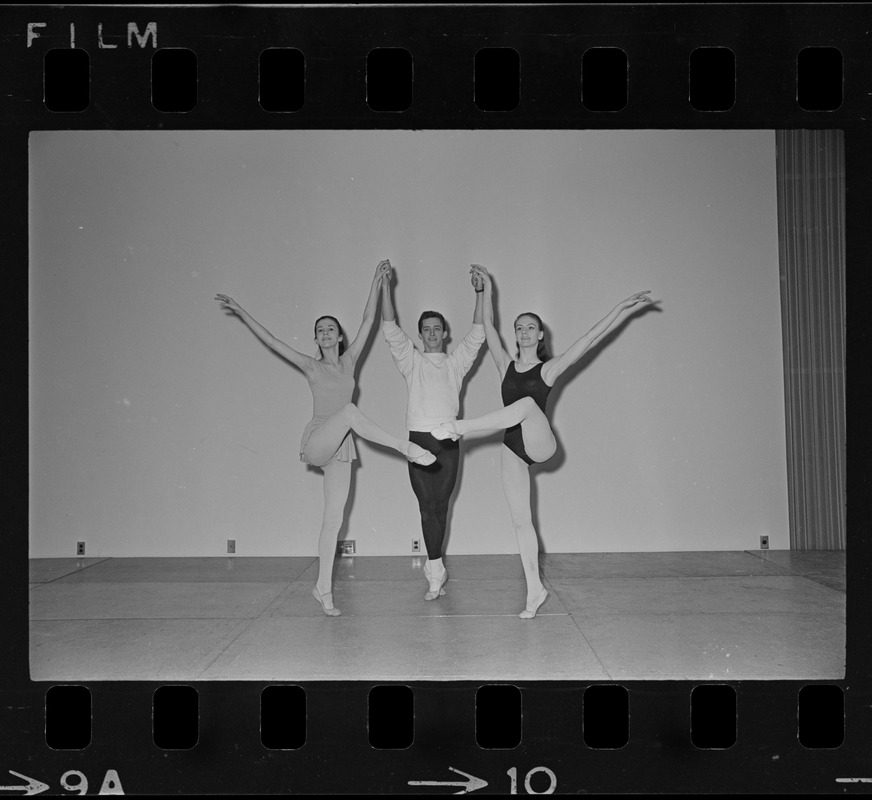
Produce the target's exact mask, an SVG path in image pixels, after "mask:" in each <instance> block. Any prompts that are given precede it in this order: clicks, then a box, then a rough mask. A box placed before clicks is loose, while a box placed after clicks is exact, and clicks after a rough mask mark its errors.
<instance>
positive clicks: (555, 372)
mask: <svg viewBox="0 0 872 800" xmlns="http://www.w3.org/2000/svg"><path fill="white" fill-rule="evenodd" d="M650 293H651V290H650V289H647V290H645V291H644V292H638V293H637V294H634V295H633V296H632V297H628V298H627V299H626V300H622V301H621V302H620V303H618V304H617V305H616V306H615V307H614V308H613V309H612V310H611V311H609V313H608V314H606V316H604V317H603V318H602V319H601V320H600V321H599V322H597V324H596V325H594V326H593V327H592V328H591V329H590V330H589V331H588V332H587V333H586V334H584V336H582V337H581V338H580V339H578V340H577V341H575V342H573V344H571V345H570V346H569V348H568V349H567V350H566V352H564V353H561V354H560V355H559V356H555V357H554V358H552V359H550V360H549V361H546V362H545V365H544V366H543V367H542V380H543V381H545V383H547V384H548V385H549V386H553V385H554V382H555V381H556V380H557V379H558V378H559V377H560V376H561V375H562V374H563V373H564V372H565V371H566V370H567V369H569V368H570V367H571V366H572V365H573V364H574V363H575V362H576V361H578V359H580V358H581V357H582V356H583V355H584V354H585V353H586V352H587V350H588V349H589V348H590V346H591V345H593V344H594V343H595V342H596V341H597V340H598V339H600V338H601V337H602V336H604V335H605V334H606V333H608V332H609V331H610V330H612V328H614V327H615V326H616V324H617V322H618V319H619V318H620V316H621V314H623V312H624V311H628V310H629V309H631V308H635V307H636V306H638V305H641V304H643V303H652V302H654V301H653V300H652V299H651V298H650V297H647V295H649V294H650Z"/></svg>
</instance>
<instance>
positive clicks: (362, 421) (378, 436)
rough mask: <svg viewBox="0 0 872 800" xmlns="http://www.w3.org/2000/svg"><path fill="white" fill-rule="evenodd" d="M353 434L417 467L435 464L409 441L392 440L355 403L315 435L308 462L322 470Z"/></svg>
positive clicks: (310, 445) (342, 409)
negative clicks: (381, 446)
mask: <svg viewBox="0 0 872 800" xmlns="http://www.w3.org/2000/svg"><path fill="white" fill-rule="evenodd" d="M350 430H351V431H354V432H355V433H356V434H357V435H358V436H361V437H362V438H364V439H366V440H368V441H370V442H375V443H376V444H382V445H384V446H385V447H391V448H393V449H394V450H396V451H398V452H400V453H402V454H403V455H404V456H405V457H406V458H408V459H409V461H414V462H415V463H418V464H432V463H433V462H434V461H435V460H436V457H435V456H434V455H433V454H432V453H429V452H428V451H426V450H425V449H424V448H423V447H419V446H418V445H416V444H413V443H412V442H410V441H409V440H408V439H399V438H397V437H396V436H391V435H390V434H389V433H388V432H387V431H385V430H383V429H382V428H380V427H379V426H378V425H376V424H375V423H374V422H373V421H372V420H371V419H370V418H369V417H367V416H366V415H365V414H364V413H363V412H362V411H361V410H360V409H359V408H358V407H357V406H356V405H354V403H348V404H346V405H345V406H343V407H342V408H341V409H339V411H337V412H336V413H335V414H333V416H331V417H329V418H328V419H326V420H325V421H324V422H323V423H322V424H321V425H319V426H318V428H317V429H316V430H314V431H313V432H312V435H311V436H310V437H309V441H308V443H307V445H306V458H307V459H308V461H309V463H310V464H314V465H316V466H322V465H324V464H326V463H327V462H328V461H330V459H331V458H333V455H334V453H336V451H337V450H338V449H339V445H341V444H342V440H343V439H344V438H345V436H346V434H347V433H348V431H350Z"/></svg>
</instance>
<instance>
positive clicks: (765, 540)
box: [760, 536, 769, 550]
mask: <svg viewBox="0 0 872 800" xmlns="http://www.w3.org/2000/svg"><path fill="white" fill-rule="evenodd" d="M760 549H761V550H768V549H769V537H768V536H761V537H760Z"/></svg>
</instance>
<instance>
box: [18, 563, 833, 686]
mask: <svg viewBox="0 0 872 800" xmlns="http://www.w3.org/2000/svg"><path fill="white" fill-rule="evenodd" d="M445 563H446V565H447V567H448V571H449V582H448V584H447V586H446V589H447V594H446V595H445V596H444V597H442V598H440V599H439V600H437V601H434V602H425V601H424V599H423V594H424V592H425V591H426V582H425V580H424V578H423V572H422V568H423V565H424V559H423V558H420V557H406V556H395V557H377V556H369V557H359V556H356V557H352V558H337V559H336V566H335V571H334V579H335V584H334V597H335V603H336V606H337V607H338V608H340V609H342V616H340V617H327V616H325V615H324V613H323V612H322V610H321V607H320V606H319V605H318V604H317V603H316V601H315V600H314V599H313V597H312V594H311V590H312V586H313V585H314V583H315V578H316V576H317V567H318V565H317V560H316V559H315V558H308V557H306V558H245V557H231V558H105V559H101V558H79V559H66V558H58V559H54V558H52V559H32V560H31V562H30V581H31V584H30V669H31V677H32V679H33V680H39V681H69V680H82V681H99V680H160V681H196V680H258V681H274V680H275V681H313V680H367V681H370V680H413V681H416V680H418V681H424V680H488V681H494V680H498V681H528V680H549V679H550V680H580V681H594V680H643V679H648V680H650V679H655V680H656V679H663V680H713V679H717V680H722V679H723V680H766V679H810V680H820V679H826V680H830V679H840V678H843V677H844V669H845V553H844V552H830V551H823V552H821V551H815V552H809V551H803V552H800V551H785V550H777V551H745V552H742V551H736V552H694V553H548V554H543V555H541V556H540V565H541V572H542V575H543V580H544V582H545V585H546V586H547V588H548V590H549V592H550V596H549V599H548V601H547V602H546V604H545V605H544V606H543V607H542V608H541V609H540V611H539V614H538V616H537V617H536V618H535V619H533V620H522V619H519V618H518V616H517V615H518V612H520V611H521V610H522V609H523V607H524V600H525V588H524V579H523V572H522V570H521V564H520V560H519V558H518V556H516V555H477V556H450V555H449V556H446V558H445Z"/></svg>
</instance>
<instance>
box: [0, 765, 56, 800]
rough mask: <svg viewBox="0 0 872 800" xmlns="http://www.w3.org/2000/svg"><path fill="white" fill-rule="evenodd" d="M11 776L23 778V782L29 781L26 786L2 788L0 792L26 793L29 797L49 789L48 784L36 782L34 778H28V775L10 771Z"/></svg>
mask: <svg viewBox="0 0 872 800" xmlns="http://www.w3.org/2000/svg"><path fill="white" fill-rule="evenodd" d="M9 773H10V775H14V776H15V777H16V778H21V780H23V781H27V783H26V784H24V786H0V792H22V791H23V792H24V794H25V796H29V795H32V794H39V793H40V792H44V791H46V790H47V789H48V784H45V783H43V782H42V781H37V780H34V779H33V778H28V777H27V775H22V774H21V773H20V772H15V771H14V770H11V769H10V770H9Z"/></svg>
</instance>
